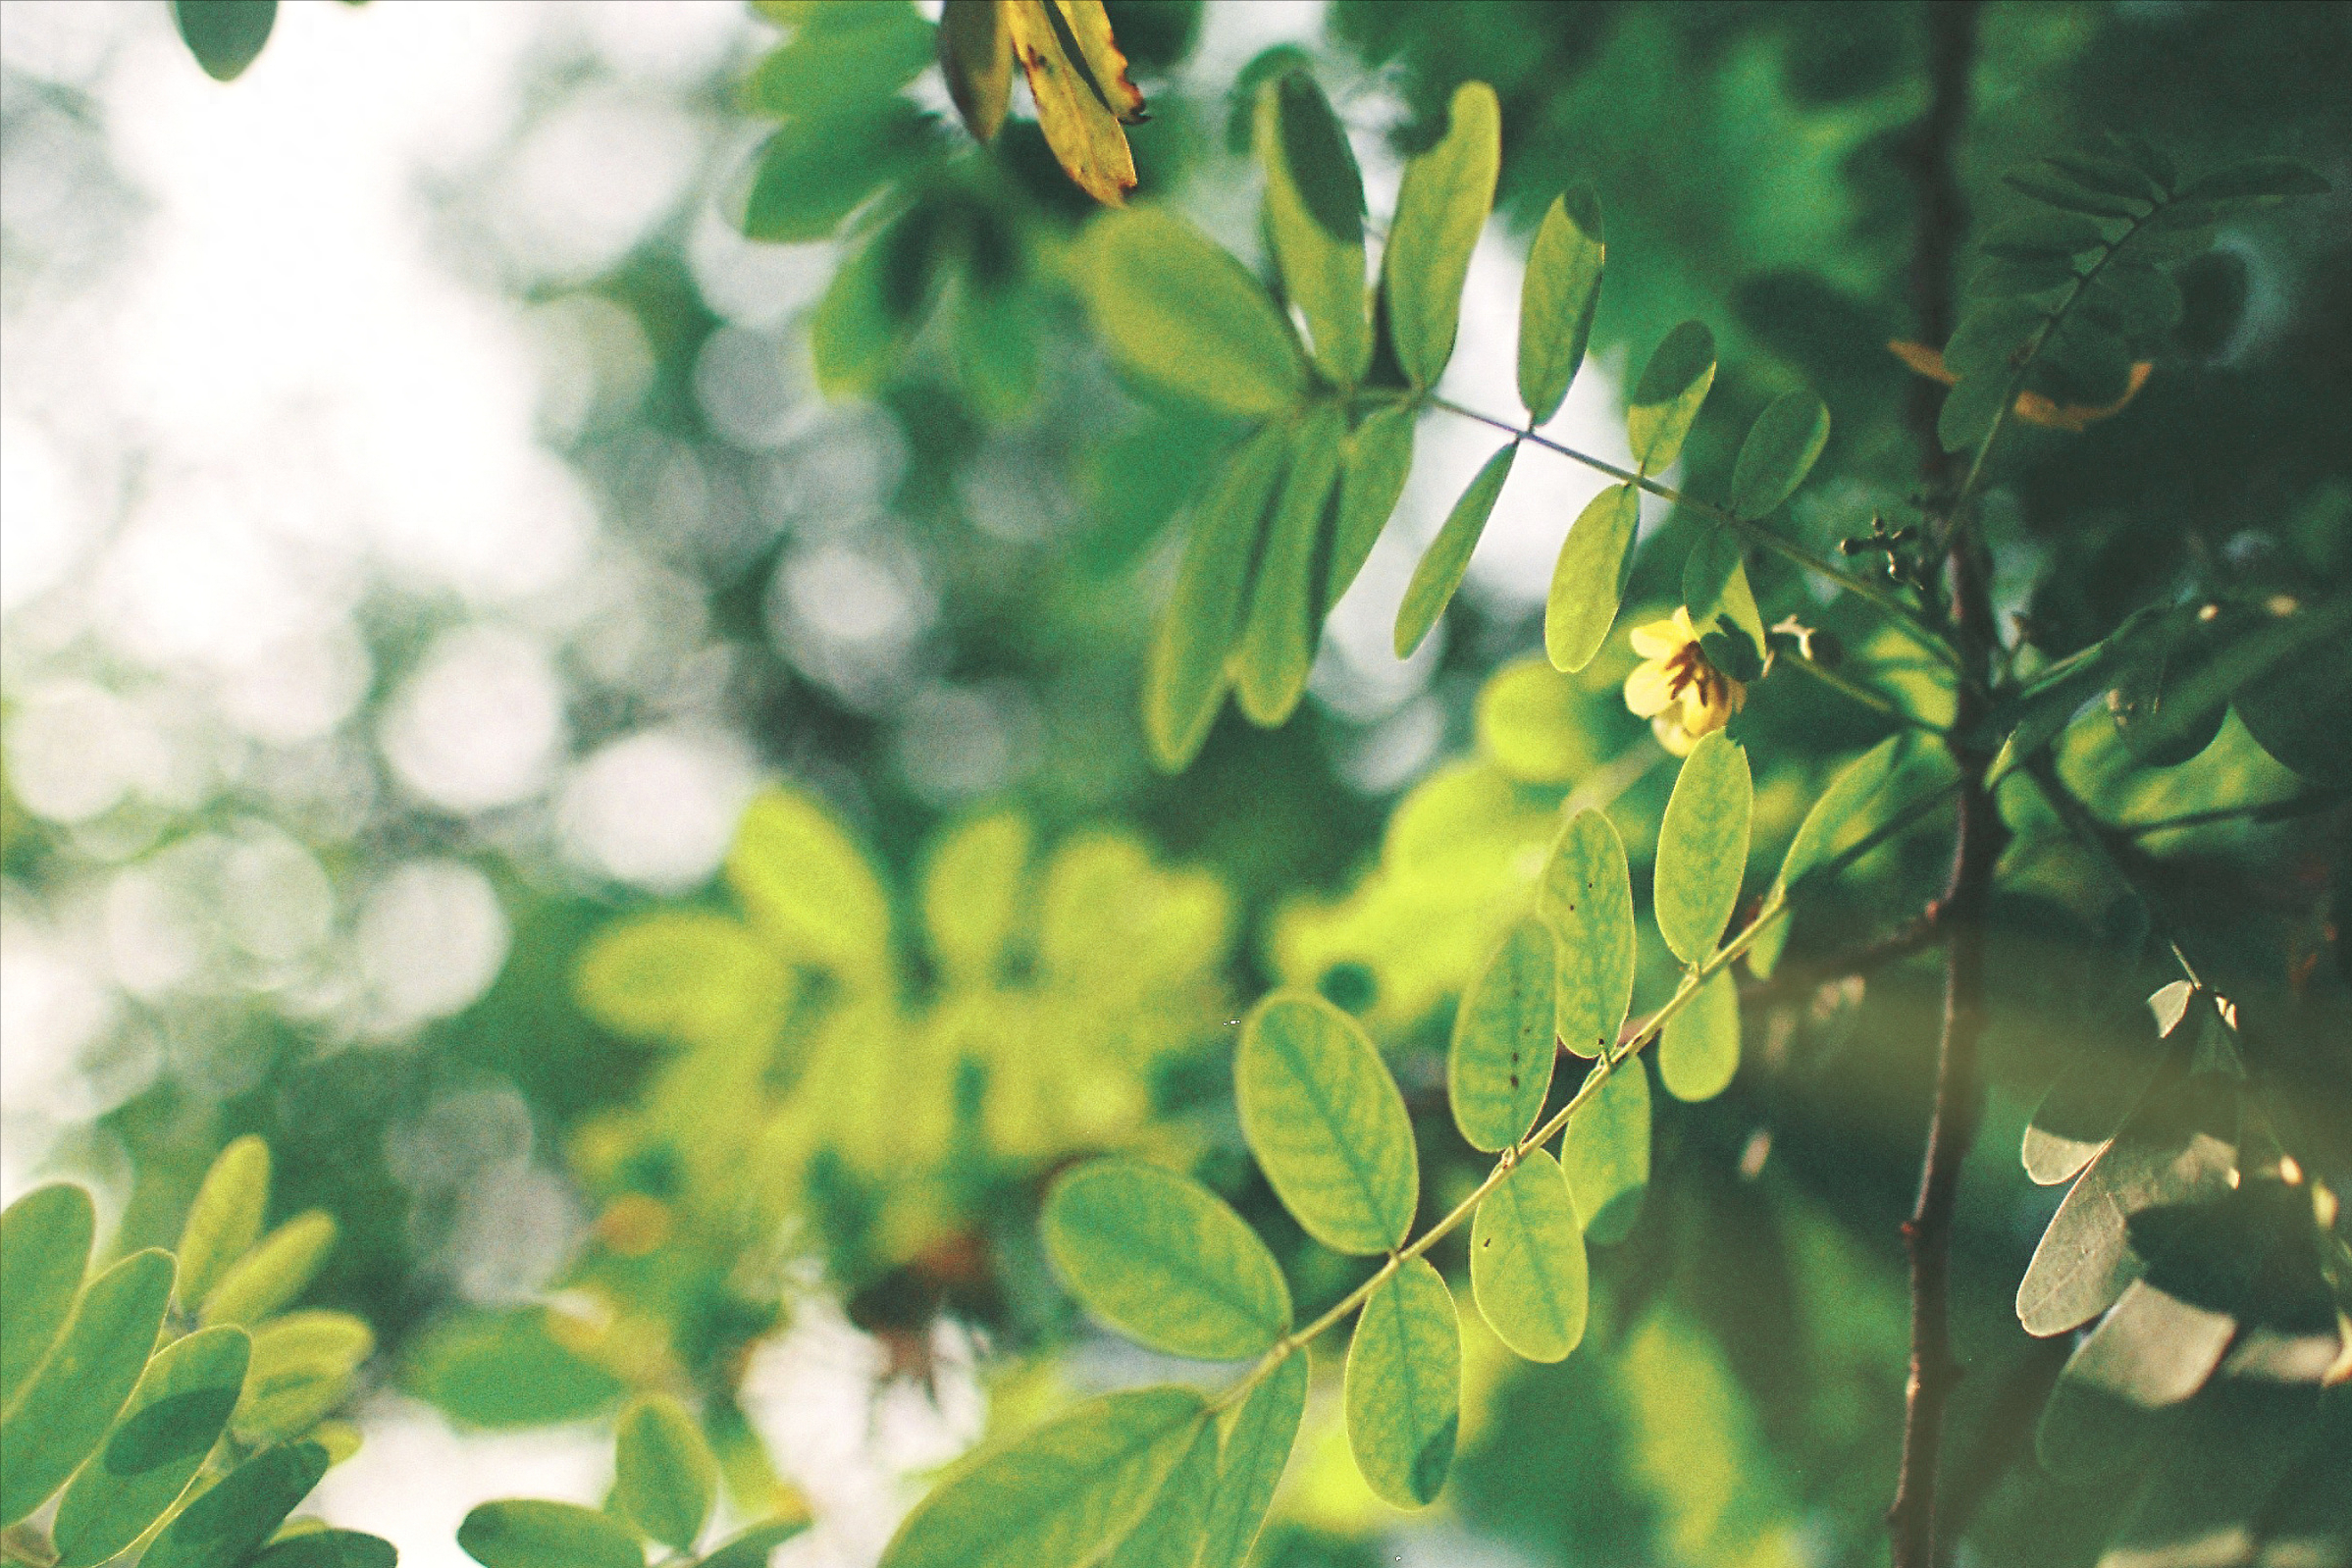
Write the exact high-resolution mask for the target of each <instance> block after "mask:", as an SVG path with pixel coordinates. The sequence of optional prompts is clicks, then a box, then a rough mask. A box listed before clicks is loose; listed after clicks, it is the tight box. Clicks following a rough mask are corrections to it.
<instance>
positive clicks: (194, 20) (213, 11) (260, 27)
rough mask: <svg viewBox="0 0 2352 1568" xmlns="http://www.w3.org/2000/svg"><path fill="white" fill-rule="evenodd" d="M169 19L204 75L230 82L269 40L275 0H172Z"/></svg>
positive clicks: (274, 14) (274, 19) (259, 55)
mask: <svg viewBox="0 0 2352 1568" xmlns="http://www.w3.org/2000/svg"><path fill="white" fill-rule="evenodd" d="M172 20H173V22H175V23H177V24H178V25H179V27H180V37H181V41H182V42H183V43H185V44H186V45H187V50H188V53H190V54H192V55H194V56H195V57H196V64H198V65H200V66H202V67H203V68H204V74H205V75H206V76H208V77H210V78H212V79H213V80H215V81H234V80H235V79H236V78H238V77H240V76H242V75H243V74H244V70H245V68H246V67H247V66H249V65H251V64H252V63H253V62H254V61H255V60H257V59H259V58H260V57H261V50H262V46H263V45H264V44H266V43H268V42H269V41H270V28H271V26H273V25H275V24H276V22H277V20H278V0H172Z"/></svg>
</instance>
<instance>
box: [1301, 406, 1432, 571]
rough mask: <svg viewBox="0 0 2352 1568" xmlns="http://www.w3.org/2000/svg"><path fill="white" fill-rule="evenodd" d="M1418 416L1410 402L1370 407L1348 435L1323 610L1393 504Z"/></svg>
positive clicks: (1407, 471)
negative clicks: (1353, 430) (1350, 434)
mask: <svg viewBox="0 0 2352 1568" xmlns="http://www.w3.org/2000/svg"><path fill="white" fill-rule="evenodd" d="M1420 416H1421V411H1420V409H1418V408H1416V407H1414V406H1413V405H1412V404H1410V403H1399V404H1396V405H1393V406H1391V407H1387V408H1381V409H1376V410H1374V411H1373V412H1372V413H1371V414H1370V415H1368V416H1367V417H1366V418H1365V420H1364V423H1362V424H1361V425H1358V426H1357V427H1356V430H1355V434H1354V435H1352V436H1350V437H1349V438H1348V439H1347V463H1346V467H1345V470H1344V471H1343V472H1342V473H1341V475H1340V478H1339V522H1338V528H1337V531H1336V533H1335V534H1334V535H1333V540H1332V570H1331V576H1330V578H1329V580H1328V581H1326V582H1325V584H1324V589H1323V613H1324V614H1326V615H1328V614H1330V613H1331V611H1332V606H1333V605H1334V604H1336V603H1338V602H1339V596H1340V595H1342V594H1344V593H1346V592H1347V590H1348V585H1350V584H1351V583H1353V582H1354V581H1355V580H1356V574H1357V573H1358V572H1360V571H1362V570H1363V569H1364V562H1365V560H1366V559H1367V558H1368V557H1369V556H1370V555H1371V554H1372V547H1373V546H1374V545H1375V544H1377V543H1379V541H1380V537H1381V530H1382V529H1384V528H1385V527H1386V526H1387V525H1388V517H1389V514H1390V513H1392V512H1394V511H1395V510H1396V501H1397V497H1400V496H1402V495H1403V494H1404V493H1405V481H1406V480H1407V479H1409V478H1410V477H1412V471H1413V427H1414V425H1415V424H1416V423H1417V422H1418V421H1419V419H1420Z"/></svg>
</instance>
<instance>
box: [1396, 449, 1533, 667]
mask: <svg viewBox="0 0 2352 1568" xmlns="http://www.w3.org/2000/svg"><path fill="white" fill-rule="evenodd" d="M1518 455H1519V444H1518V443H1517V442H1512V443H1511V444H1509V445H1507V446H1505V447H1503V448H1502V449H1501V450H1500V451H1498V452H1496V453H1495V454H1494V455H1493V456H1491V457H1490V458H1488V459H1487V465H1486V466H1485V467H1484V468H1481V469H1480V470H1479V471H1478V477H1476V478H1475V479H1473V480H1471V481H1470V488H1469V489H1468V490H1465V491H1463V492H1462V498H1461V499H1460V500H1457V501H1455V502H1454V505H1453V510H1452V511H1451V512H1450V513H1448V514H1447V515H1446V518H1445V526H1444V527H1443V528H1440V529H1438V530H1437V538H1436V539H1434V540H1432V541H1430V548H1429V549H1428V550H1427V551H1425V552H1424V553H1423V555H1422V557H1421V564H1420V565H1418V566H1416V567H1414V568H1413V580H1412V582H1410V583H1408V584H1407V585H1405V597H1404V602H1403V603H1401V604H1399V605H1397V607H1396V656H1397V657H1398V658H1404V657H1406V656H1408V655H1409V654H1411V653H1412V652H1413V650H1415V649H1416V648H1419V647H1420V646H1421V640H1422V639H1423V638H1425V637H1427V636H1429V634H1430V628H1431V627H1433V626H1435V625H1437V617H1438V616H1440V615H1442V614H1444V613H1445V606H1446V605H1447V604H1448V603H1449V602H1451V601H1452V600H1453V595H1454V590H1455V589H1457V588H1459V587H1461V586H1462V574H1463V573H1464V572H1466V571H1468V570H1469V569H1470V555H1471V552H1472V551H1473V550H1475V549H1478V542H1479V536H1480V535H1482V534H1484V533H1485V532H1486V531H1487V519H1488V518H1490V517H1491V516H1492V515H1493V514H1494V502H1495V499H1496V497H1499V496H1501V495H1502V482H1503V481H1504V480H1506V479H1508V478H1510V477H1511V459H1512V458H1514V457H1516V456H1518Z"/></svg>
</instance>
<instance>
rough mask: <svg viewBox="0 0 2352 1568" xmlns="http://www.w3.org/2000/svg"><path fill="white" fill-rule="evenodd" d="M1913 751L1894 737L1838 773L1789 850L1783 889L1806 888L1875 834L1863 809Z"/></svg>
mask: <svg viewBox="0 0 2352 1568" xmlns="http://www.w3.org/2000/svg"><path fill="white" fill-rule="evenodd" d="M1907 753H1908V743H1907V742H1906V741H1905V739H1904V737H1902V736H1900V735H1890V736H1888V737H1887V738H1886V739H1885V740H1883V741H1880V742H1879V743H1878V744H1877V745H1876V746H1873V747H1871V748H1870V749H1869V750H1868V751H1866V752H1864V753H1863V754H1862V755H1861V756H1859V757H1857V758H1855V759H1854V760H1853V761H1851V762H1849V763H1847V764H1846V765H1845V766H1844V767H1842V768H1840V769H1839V770H1838V776H1837V777H1836V778H1834V779H1831V780H1830V781H1829V788H1827V789H1825V790H1823V791H1822V792H1821V794H1820V797H1819V798H1818V799H1817V800H1815V801H1814V802H1813V805H1812V809H1811V810H1807V811H1806V812H1805V813H1804V820H1803V821H1802V822H1800V823H1798V824H1797V836H1796V837H1795V838H1793V839H1791V840H1789V852H1788V854H1787V855H1785V856H1783V857H1782V858H1781V862H1780V876H1779V879H1778V881H1779V885H1780V886H1781V887H1783V888H1796V887H1800V886H1803V882H1804V879H1805V878H1806V877H1807V876H1810V875H1811V874H1812V873H1813V871H1814V870H1816V869H1817V868H1818V867H1820V866H1821V865H1822V864H1823V863H1824V862H1828V861H1830V860H1833V859H1835V858H1836V857H1837V856H1839V855H1841V854H1843V853H1844V852H1845V851H1846V850H1847V849H1848V848H1850V847H1851V846H1852V845H1854V844H1855V843H1856V842H1858V841H1859V840H1860V839H1861V837H1862V835H1863V834H1864V833H1866V832H1868V831H1869V825H1870V819H1869V818H1868V817H1866V816H1864V815H1863V811H1864V810H1865V809H1866V808H1867V807H1869V806H1870V804H1871V803H1872V802H1874V801H1876V800H1877V799H1878V797H1879V793H1880V791H1882V790H1884V789H1885V788H1886V786H1887V781H1888V780H1889V779H1891V778H1893V777H1894V776H1895V772H1896V770H1897V769H1898V768H1899V767H1901V766H1902V765H1903V759H1904V758H1905V756H1906V755H1907Z"/></svg>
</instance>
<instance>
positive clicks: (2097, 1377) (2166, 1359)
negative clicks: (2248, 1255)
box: [2034, 1280, 2238, 1481]
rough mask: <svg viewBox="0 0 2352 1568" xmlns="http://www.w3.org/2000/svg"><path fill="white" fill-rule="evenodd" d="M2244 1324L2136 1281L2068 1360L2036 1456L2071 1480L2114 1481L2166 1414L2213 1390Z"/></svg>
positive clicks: (2045, 1411) (2037, 1438) (2047, 1408)
mask: <svg viewBox="0 0 2352 1568" xmlns="http://www.w3.org/2000/svg"><path fill="white" fill-rule="evenodd" d="M2237 1327H2238V1326H2237V1320H2236V1319H2234V1318H2232V1317H2230V1316H2229V1315H2228V1314H2227V1313H2223V1312H2210V1311H2207V1310H2206V1309H2204V1308H2202V1307H2196V1306H2191V1305H2190V1304H2189V1303H2187V1302H2185V1301H2182V1300H2180V1299H2179V1298H2177V1297H2175V1296H2172V1295H2169V1294H2168V1293H2167V1292H2165V1291H2163V1290H2159V1289H2158V1288H2156V1287H2155V1286H2154V1285H2152V1284H2150V1283H2149V1282H2148V1281H2145V1280H2135V1281H2132V1283H2131V1284H2130V1286H2129V1287H2128V1288H2126V1289H2125V1290H2124V1292H2123V1294H2122V1296H2121V1297H2120V1298H2119V1299H2118V1300H2117V1302H2116V1304H2115V1306H2114V1307H2113V1308H2111V1309H2110V1310H2109V1312H2108V1314H2107V1316H2106V1317H2105V1318H2104V1319H2102V1320H2100V1323H2099V1327H2097V1328H2096V1329H2093V1330H2092V1331H2091V1332H2090V1333H2089V1334H2088V1335H2086V1336H2085V1337H2084V1339H2083V1341H2082V1343H2080V1344H2078V1345H2076V1346H2075V1347H2074V1353H2073V1354H2072V1355H2071V1356H2069V1357H2067V1358H2066V1365H2065V1370H2064V1371H2062V1372H2061V1373H2060V1374H2059V1378H2058V1384H2057V1385H2056V1386H2055V1387H2053V1388H2052V1389H2051V1390H2050V1399H2049V1402H2048V1403H2047V1404H2045V1405H2043V1407H2042V1419H2041V1423H2040V1425H2039V1426H2038V1427H2037V1429H2036V1430H2035V1433H2034V1454H2035V1457H2037V1458H2038V1459H2040V1460H2041V1461H2042V1466H2043V1468H2044V1469H2046V1470H2048V1471H2049V1472H2050V1473H2051V1474H2052V1475H2054V1476H2057V1477H2059V1478H2061V1479H2062V1480H2065V1481H2090V1480H2096V1479H2098V1478H2099V1477H2101V1476H2106V1475H2113V1474H2115V1473H2116V1472H2117V1471H2119V1470H2121V1469H2123V1468H2124V1467H2125V1466H2126V1465H2127V1464H2129V1463H2130V1462H2131V1461H2133V1460H2135V1459H2137V1458H2139V1457H2140V1455H2141V1454H2142V1453H2143V1452H2144V1451H2145V1449H2146V1445H2147V1442H2148V1440H2149V1439H2150V1438H2151V1437H2154V1436H2155V1430H2156V1427H2157V1425H2158V1412H2160V1411H2162V1410H2164V1409H2166V1408H2167V1407H2169V1406H2172V1405H2177V1404H2179V1403H2181V1402H2182V1401H2183V1400H2186V1399H2187V1398H2188V1397H2189V1396H2190V1395H2191V1394H2194V1393H2195V1392H2196V1391H2197V1390H2198V1389H2199V1388H2201V1387H2203V1386H2204V1385H2205V1380H2206V1379H2207V1378H2209V1377H2211V1376H2212V1375H2213V1371H2214V1369H2215V1368H2216V1367H2218V1366H2220V1365H2221V1356H2222V1354H2223V1352H2225V1351H2227V1350H2228V1348H2229V1341H2230V1339H2231V1338H2232V1337H2233V1336H2235V1334H2236V1333H2237Z"/></svg>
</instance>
